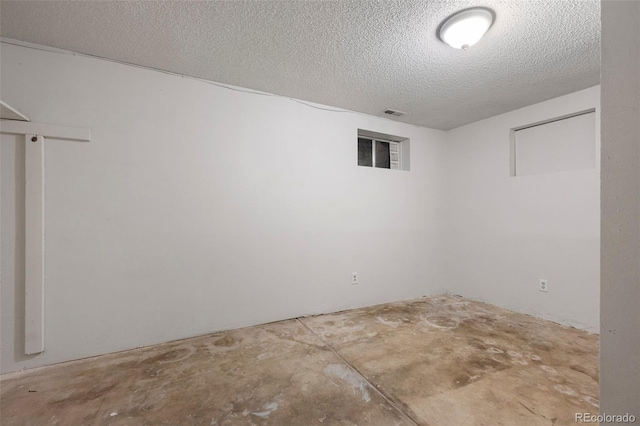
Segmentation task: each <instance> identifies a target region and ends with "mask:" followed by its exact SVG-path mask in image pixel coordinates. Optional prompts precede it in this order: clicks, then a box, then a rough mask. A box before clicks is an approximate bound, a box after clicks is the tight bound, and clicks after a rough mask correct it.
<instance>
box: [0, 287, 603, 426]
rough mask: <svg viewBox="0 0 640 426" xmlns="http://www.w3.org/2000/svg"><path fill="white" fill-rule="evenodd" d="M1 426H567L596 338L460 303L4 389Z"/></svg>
mask: <svg viewBox="0 0 640 426" xmlns="http://www.w3.org/2000/svg"><path fill="white" fill-rule="evenodd" d="M0 408H1V411H0V420H1V422H2V424H3V425H56V424H59V425H147V424H148V425H316V424H317V425H415V424H420V425H437V426H440V425H442V426H447V425H452V426H454V425H455V426H463V425H569V424H575V422H574V415H575V413H578V412H579V413H583V412H588V413H592V414H598V336H596V335H593V334H589V333H586V332H583V331H580V330H576V329H573V328H570V327H565V326H562V325H559V324H555V323H552V322H549V321H544V320H541V319H538V318H534V317H530V316H527V315H523V314H518V313H515V312H511V311H508V310H504V309H500V308H497V307H494V306H490V305H486V304H482V303H479V302H473V301H470V300H467V299H464V298H460V297H456V296H449V295H445V296H434V297H426V298H421V299H416V300H411V301H406V302H399V303H392V304H386V305H380V306H374V307H370V308H363V309H357V310H351V311H345V312H339V313H336V314H328V315H319V316H314V317H306V318H301V319H299V320H288V321H282V322H279V323H272V324H266V325H262V326H256V327H250V328H245V329H240V330H234V331H228V332H222V333H216V334H212V335H209V336H203V337H198V338H193V339H186V340H181V341H177V342H172V343H166V344H162V345H156V346H152V347H148V348H144V349H138V350H132V351H127V352H121V353H117V354H111V355H104V356H100V357H95V358H91V359H87V360H82V361H75V362H70V363H65V364H59V365H56V366H51V367H45V368H42V369H37V370H34V371H26V372H22V373H13V374H10V375H6V376H5V377H3V379H2V383H1V390H0Z"/></svg>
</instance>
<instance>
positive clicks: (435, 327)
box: [302, 295, 598, 426]
mask: <svg viewBox="0 0 640 426" xmlns="http://www.w3.org/2000/svg"><path fill="white" fill-rule="evenodd" d="M302 322H304V324H305V325H307V326H308V327H309V328H310V329H312V330H313V331H314V332H315V333H317V334H318V335H319V336H321V337H322V339H323V340H324V341H325V342H327V344H328V345H329V346H331V347H332V348H334V349H335V350H336V351H337V352H338V353H339V354H340V355H341V356H342V357H343V358H344V359H345V361H346V362H348V363H349V364H351V365H353V366H354V367H355V368H356V369H357V370H358V371H359V372H360V373H361V374H362V375H363V376H364V377H365V378H366V379H367V380H369V381H370V382H371V383H374V384H375V386H377V387H378V388H379V389H381V390H382V392H383V393H384V394H385V395H386V396H387V397H388V398H389V399H390V400H391V401H392V402H394V403H395V404H397V405H399V406H401V407H403V411H404V412H405V413H406V414H407V415H409V416H410V417H411V418H412V419H414V421H415V422H416V423H418V424H430V425H452V426H453V425H460V426H461V425H500V424H504V425H525V424H526V425H538V424H539V425H551V424H554V425H569V424H572V425H573V424H575V413H584V412H588V413H592V414H598V336H596V335H593V334H589V333H586V332H584V331H580V330H576V329H574V328H571V327H566V326H562V325H559V324H556V323H553V322H550V321H544V320H541V319H539V318H534V317H531V316H527V315H523V314H518V313H515V312H512V311H508V310H505V309H500V308H497V307H495V306H490V305H486V304H483V303H479V302H473V301H469V300H466V299H463V298H460V297H455V296H448V295H447V296H436V297H428V298H422V299H417V300H413V301H409V302H401V303H393V304H387V305H380V306H374V307H370V308H365V309H358V310H352V311H346V312H340V313H336V314H331V315H322V316H316V317H311V318H304V319H302Z"/></svg>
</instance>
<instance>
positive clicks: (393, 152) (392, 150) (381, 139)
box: [358, 130, 409, 170]
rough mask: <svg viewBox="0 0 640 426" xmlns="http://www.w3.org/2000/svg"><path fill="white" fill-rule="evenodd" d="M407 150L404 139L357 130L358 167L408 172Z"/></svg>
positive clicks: (407, 141)
mask: <svg viewBox="0 0 640 426" xmlns="http://www.w3.org/2000/svg"><path fill="white" fill-rule="evenodd" d="M408 148H409V140H408V139H406V138H401V137H398V136H393V135H384V134H382V133H375V132H369V131H366V130H358V166H363V167H376V168H379V169H391V170H409V168H408V154H409V150H408ZM403 154H405V155H406V157H407V158H406V159H405V158H403V157H404V156H405V155H403ZM405 162H406V164H405Z"/></svg>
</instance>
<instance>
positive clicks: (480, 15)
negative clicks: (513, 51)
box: [438, 7, 495, 50]
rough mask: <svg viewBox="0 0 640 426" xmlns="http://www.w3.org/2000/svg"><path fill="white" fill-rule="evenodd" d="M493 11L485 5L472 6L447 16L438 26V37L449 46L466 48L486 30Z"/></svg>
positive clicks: (491, 21) (476, 40) (474, 42)
mask: <svg viewBox="0 0 640 426" xmlns="http://www.w3.org/2000/svg"><path fill="white" fill-rule="evenodd" d="M494 17H495V13H494V12H493V10H491V9H488V8H486V7H473V8H471V9H465V10H461V11H460V12H457V13H454V14H453V15H451V16H449V17H448V18H447V19H446V20H445V21H444V22H443V23H442V24H440V27H438V38H439V39H440V40H442V41H444V42H445V43H447V44H448V45H449V46H451V47H455V48H456V49H464V50H466V49H467V48H469V47H470V46H473V45H474V44H476V43H477V42H478V41H480V39H481V38H482V36H483V35H484V33H486V32H487V30H488V29H489V27H491V24H492V23H493V18H494Z"/></svg>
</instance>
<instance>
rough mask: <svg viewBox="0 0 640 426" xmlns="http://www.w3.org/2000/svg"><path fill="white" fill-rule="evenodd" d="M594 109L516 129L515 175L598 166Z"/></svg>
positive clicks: (513, 134) (514, 132)
mask: <svg viewBox="0 0 640 426" xmlns="http://www.w3.org/2000/svg"><path fill="white" fill-rule="evenodd" d="M595 116H596V114H595V111H593V110H592V111H587V112H583V113H578V114H575V115H572V116H569V117H566V118H560V119H554V120H550V121H547V122H543V123H539V124H533V125H530V126H526V127H522V128H519V129H514V131H513V132H512V150H513V152H512V161H513V164H512V175H513V176H523V175H532V174H541V173H553V172H564V171H571V170H583V169H593V168H595V167H596V134H595V132H596V131H595V122H596V121H595Z"/></svg>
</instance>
